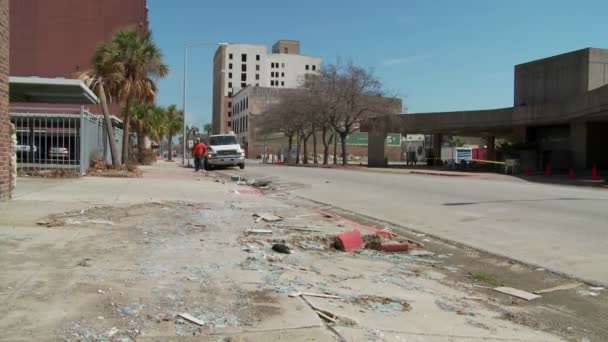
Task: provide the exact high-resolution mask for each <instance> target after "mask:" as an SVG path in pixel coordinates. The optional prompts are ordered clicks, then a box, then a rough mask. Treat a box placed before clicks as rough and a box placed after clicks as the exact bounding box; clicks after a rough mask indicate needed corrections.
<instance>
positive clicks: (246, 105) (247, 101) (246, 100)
mask: <svg viewBox="0 0 608 342" xmlns="http://www.w3.org/2000/svg"><path fill="white" fill-rule="evenodd" d="M245 108H246V109H247V108H249V97H246V98H245Z"/></svg>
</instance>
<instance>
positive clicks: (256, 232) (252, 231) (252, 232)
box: [245, 229, 272, 234]
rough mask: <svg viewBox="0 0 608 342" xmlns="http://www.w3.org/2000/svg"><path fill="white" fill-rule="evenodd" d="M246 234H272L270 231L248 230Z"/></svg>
mask: <svg viewBox="0 0 608 342" xmlns="http://www.w3.org/2000/svg"><path fill="white" fill-rule="evenodd" d="M245 234H272V230H270V229H247V230H246V231H245Z"/></svg>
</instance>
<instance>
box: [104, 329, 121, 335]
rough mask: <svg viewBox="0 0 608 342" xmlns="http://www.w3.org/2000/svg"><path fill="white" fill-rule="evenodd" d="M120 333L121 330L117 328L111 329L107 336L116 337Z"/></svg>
mask: <svg viewBox="0 0 608 342" xmlns="http://www.w3.org/2000/svg"><path fill="white" fill-rule="evenodd" d="M118 331H119V330H118V329H117V328H116V327H112V329H110V330H108V332H106V336H108V337H112V336H114V335H116V333H117V332H118Z"/></svg>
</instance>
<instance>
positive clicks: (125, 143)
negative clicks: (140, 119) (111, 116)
mask: <svg viewBox="0 0 608 342" xmlns="http://www.w3.org/2000/svg"><path fill="white" fill-rule="evenodd" d="M130 121H131V118H130V117H129V115H128V114H127V115H126V116H125V117H124V118H123V121H122V124H123V127H122V163H123V164H126V163H127V162H129V124H130Z"/></svg>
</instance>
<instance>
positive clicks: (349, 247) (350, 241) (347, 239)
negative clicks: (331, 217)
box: [336, 229, 364, 252]
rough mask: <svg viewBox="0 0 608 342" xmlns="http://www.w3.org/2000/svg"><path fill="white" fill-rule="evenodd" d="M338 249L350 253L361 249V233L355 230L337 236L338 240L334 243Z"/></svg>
mask: <svg viewBox="0 0 608 342" xmlns="http://www.w3.org/2000/svg"><path fill="white" fill-rule="evenodd" d="M336 244H337V247H338V249H340V250H342V251H344V252H352V251H355V250H357V249H359V248H361V247H363V244H364V243H363V237H362V236H361V232H360V231H359V230H357V229H353V230H349V231H347V232H343V233H340V234H338V240H337V241H336Z"/></svg>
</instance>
